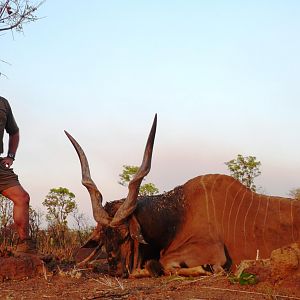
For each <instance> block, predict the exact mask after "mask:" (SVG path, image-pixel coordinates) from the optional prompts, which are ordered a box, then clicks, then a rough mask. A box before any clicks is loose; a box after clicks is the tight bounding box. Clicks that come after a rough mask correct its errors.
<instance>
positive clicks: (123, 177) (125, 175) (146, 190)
mask: <svg viewBox="0 0 300 300" xmlns="http://www.w3.org/2000/svg"><path fill="white" fill-rule="evenodd" d="M138 170H139V167H137V166H128V165H124V166H123V171H122V173H121V174H119V177H120V181H119V182H118V183H119V184H121V185H123V186H128V183H129V182H130V181H131V180H132V179H133V177H134V175H135V174H136V173H137V171H138ZM158 193H159V190H158V188H157V187H156V186H155V184H154V183H151V182H149V183H145V184H142V185H141V186H140V190H139V196H152V195H155V194H158Z"/></svg>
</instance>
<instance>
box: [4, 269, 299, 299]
mask: <svg viewBox="0 0 300 300" xmlns="http://www.w3.org/2000/svg"><path fill="white" fill-rule="evenodd" d="M0 299H7V300H13V299H20V300H21V299H22V300H25V299H132V300H133V299H134V300H137V299H143V300H147V299H191V300H192V299H193V300H196V299H197V300H200V299H216V300H217V299H220V300H221V299H222V300H223V299H226V300H227V299H228V300H231V299H233V300H235V299H247V300H250V299H251V300H252V299H253V300H260V299H276V300H283V299H300V276H298V275H297V276H292V277H287V278H284V279H280V280H277V281H274V280H272V278H264V280H262V281H260V282H258V283H257V284H255V285H240V284H239V283H231V282H230V280H229V276H228V275H212V276H206V277H197V278H184V277H176V276H170V277H169V276H165V277H160V278H144V279H120V278H114V277H110V276H108V275H106V274H105V272H104V271H103V269H102V270H87V269H86V270H76V269H70V268H68V269H62V268H58V269H57V268H56V269H54V270H53V271H52V272H47V273H44V275H41V276H39V277H35V278H30V279H25V280H8V281H3V282H1V283H0Z"/></svg>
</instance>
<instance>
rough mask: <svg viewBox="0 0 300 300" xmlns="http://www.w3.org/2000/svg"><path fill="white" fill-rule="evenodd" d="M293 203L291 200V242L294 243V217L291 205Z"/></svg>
mask: <svg viewBox="0 0 300 300" xmlns="http://www.w3.org/2000/svg"><path fill="white" fill-rule="evenodd" d="M296 201H297V200H296ZM294 202H295V200H291V220H292V239H293V242H295V237H294V215H293V204H294Z"/></svg>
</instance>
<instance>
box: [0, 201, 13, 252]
mask: <svg viewBox="0 0 300 300" xmlns="http://www.w3.org/2000/svg"><path fill="white" fill-rule="evenodd" d="M12 216H13V202H12V201H10V200H9V199H7V198H6V197H4V196H3V195H0V243H1V244H2V245H3V246H4V247H6V246H11V245H12V244H14V242H15V241H16V239H17V236H16V231H15V228H14V224H13V217H12Z"/></svg>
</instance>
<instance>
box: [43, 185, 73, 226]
mask: <svg viewBox="0 0 300 300" xmlns="http://www.w3.org/2000/svg"><path fill="white" fill-rule="evenodd" d="M43 205H44V206H45V207H46V208H47V214H46V219H47V220H48V221H49V222H50V223H51V224H52V225H65V226H67V217H68V216H69V215H70V214H71V213H72V212H73V211H74V210H75V209H76V208H77V205H76V202H75V195H74V194H73V193H72V192H70V191H69V190H68V189H67V188H63V187H59V188H56V189H55V188H53V189H51V190H50V192H49V193H48V195H47V196H46V198H45V200H44V202H43Z"/></svg>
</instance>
